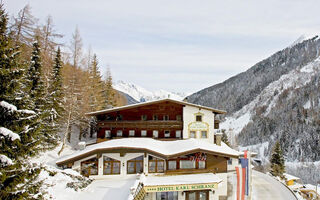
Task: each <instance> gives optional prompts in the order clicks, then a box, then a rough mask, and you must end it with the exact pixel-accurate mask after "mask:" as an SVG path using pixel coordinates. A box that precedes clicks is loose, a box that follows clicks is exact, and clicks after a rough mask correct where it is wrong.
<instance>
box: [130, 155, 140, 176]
mask: <svg viewBox="0 0 320 200" xmlns="http://www.w3.org/2000/svg"><path fill="white" fill-rule="evenodd" d="M140 157H142V160H135V159H137V158H140ZM143 161H144V159H143V155H142V156H138V157H135V158H133V159H130V160H127V174H138V172H137V163H139V162H140V163H141V167H142V172H139V173H143V168H144V166H143ZM129 163H134V172H133V173H129Z"/></svg>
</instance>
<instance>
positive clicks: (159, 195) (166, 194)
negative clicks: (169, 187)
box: [156, 192, 191, 200]
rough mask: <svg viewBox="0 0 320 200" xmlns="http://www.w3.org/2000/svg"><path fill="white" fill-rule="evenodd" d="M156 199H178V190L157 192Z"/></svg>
mask: <svg viewBox="0 0 320 200" xmlns="http://www.w3.org/2000/svg"><path fill="white" fill-rule="evenodd" d="M156 200H178V192H157V193H156ZM190 200H191V199H190Z"/></svg>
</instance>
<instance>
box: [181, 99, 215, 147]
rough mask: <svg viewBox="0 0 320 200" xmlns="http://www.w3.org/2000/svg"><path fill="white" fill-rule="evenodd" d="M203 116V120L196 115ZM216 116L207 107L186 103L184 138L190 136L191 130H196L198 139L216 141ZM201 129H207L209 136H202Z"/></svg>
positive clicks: (184, 110)
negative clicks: (197, 119) (198, 119)
mask: <svg viewBox="0 0 320 200" xmlns="http://www.w3.org/2000/svg"><path fill="white" fill-rule="evenodd" d="M197 115H200V116H202V117H201V118H202V120H201V122H199V121H196V116H197ZM214 117H215V114H214V113H213V112H212V111H210V110H206V109H202V108H197V107H194V106H189V105H186V106H184V107H183V139H188V138H190V132H191V131H195V133H196V137H195V138H196V139H200V140H206V141H208V142H210V143H214ZM201 131H207V138H202V135H201Z"/></svg>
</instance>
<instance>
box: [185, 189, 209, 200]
mask: <svg viewBox="0 0 320 200" xmlns="http://www.w3.org/2000/svg"><path fill="white" fill-rule="evenodd" d="M186 199H187V200H208V199H209V190H202V191H189V192H186Z"/></svg>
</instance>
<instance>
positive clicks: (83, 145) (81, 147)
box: [78, 142, 86, 150]
mask: <svg viewBox="0 0 320 200" xmlns="http://www.w3.org/2000/svg"><path fill="white" fill-rule="evenodd" d="M78 147H79V149H80V150H84V149H85V148H86V142H79V143H78Z"/></svg>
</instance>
